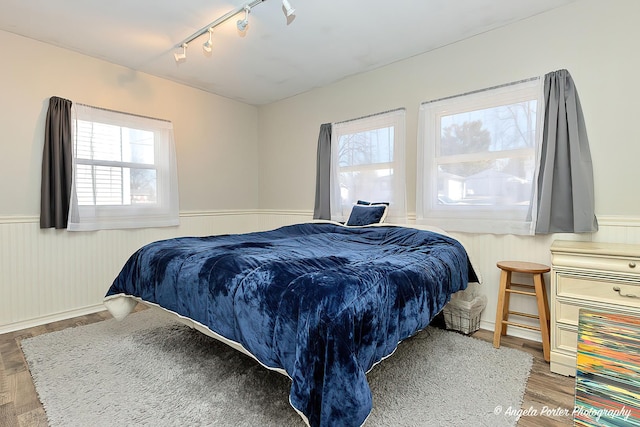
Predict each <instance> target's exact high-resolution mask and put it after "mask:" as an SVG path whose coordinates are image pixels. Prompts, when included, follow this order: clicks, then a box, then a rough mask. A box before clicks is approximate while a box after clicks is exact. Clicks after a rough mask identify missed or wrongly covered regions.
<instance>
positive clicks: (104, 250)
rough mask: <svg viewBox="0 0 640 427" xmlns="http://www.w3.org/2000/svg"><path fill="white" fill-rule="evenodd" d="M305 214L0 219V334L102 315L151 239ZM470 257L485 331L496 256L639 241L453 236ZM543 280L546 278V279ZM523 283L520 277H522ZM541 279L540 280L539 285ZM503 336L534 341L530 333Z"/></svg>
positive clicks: (614, 231) (621, 222)
mask: <svg viewBox="0 0 640 427" xmlns="http://www.w3.org/2000/svg"><path fill="white" fill-rule="evenodd" d="M311 218H312V212H310V211H265V210H262V211H260V210H243V211H213V212H185V213H182V214H181V225H180V226H179V227H168V228H150V229H136V230H105V231H98V232H67V231H64V230H53V229H49V230H41V229H40V228H39V223H38V218H36V217H26V218H25V217H4V218H0V333H3V332H8V331H11V330H16V329H22V328H25V327H30V326H35V325H37V324H42V323H47V322H50V321H53V320H59V319H63V318H68V317H73V316H76V315H80V314H86V313H89V312H92V311H97V310H102V309H103V306H102V297H103V296H104V293H105V292H106V290H107V289H108V287H109V285H110V284H111V282H112V281H113V279H114V277H115V276H116V275H117V273H118V272H119V271H120V268H121V267H122V265H123V264H124V262H125V261H126V260H127V258H128V257H129V255H130V254H131V253H133V252H134V251H135V250H136V249H138V248H139V247H140V246H142V245H144V244H146V243H149V242H151V241H154V240H159V239H165V238H171V237H177V236H185V235H193V236H202V235H212V234H224V233H243V232H249V231H257V230H268V229H273V228H276V227H279V226H282V225H288V224H294V223H300V222H305V221H309V220H311ZM455 236H456V237H457V238H458V239H460V240H461V241H462V242H463V243H464V244H465V246H466V247H467V249H468V250H469V252H470V253H471V255H472V257H473V259H474V262H475V264H476V265H477V267H478V268H479V269H480V271H481V274H482V276H483V284H482V286H481V287H480V292H481V293H483V294H485V295H487V297H488V300H489V302H488V304H487V308H486V309H485V310H484V312H483V314H482V322H481V326H482V327H483V328H485V329H489V330H493V326H494V321H495V309H496V302H497V292H498V280H499V271H498V269H497V268H496V262H497V261H499V260H503V259H513V260H526V261H533V262H541V263H545V264H550V260H551V255H550V252H549V248H550V246H551V243H552V242H553V240H555V239H563V240H593V241H602V242H613V243H640V220H638V219H634V218H617V217H608V218H600V231H598V232H597V233H593V234H588V235H574V234H556V235H549V236H535V237H530V236H513V235H492V234H486V235H475V234H455ZM547 279H548V277H547ZM523 280H524V279H523ZM547 282H548V280H547ZM512 308H513V309H515V310H517V311H531V312H535V311H536V306H535V301H533V299H532V298H526V297H522V298H516V297H514V298H512ZM509 334H510V335H517V336H522V337H525V338H530V339H539V337H536V332H531V331H527V330H518V329H517V328H510V329H509Z"/></svg>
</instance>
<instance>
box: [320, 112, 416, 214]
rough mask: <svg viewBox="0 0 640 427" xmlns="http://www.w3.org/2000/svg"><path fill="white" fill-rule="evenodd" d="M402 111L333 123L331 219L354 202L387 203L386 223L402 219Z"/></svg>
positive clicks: (403, 206) (345, 211)
mask: <svg viewBox="0 0 640 427" xmlns="http://www.w3.org/2000/svg"><path fill="white" fill-rule="evenodd" d="M404 135H405V110H404V109H401V110H394V111H391V112H387V113H381V114H377V115H373V116H369V117H365V118H362V119H356V120H350V121H347V122H343V123H336V124H334V125H333V129H332V137H331V190H332V191H331V218H332V219H333V220H335V221H345V220H346V219H347V218H349V214H350V213H351V208H352V206H353V204H354V203H356V202H357V201H358V200H367V201H370V202H389V212H388V215H387V218H388V220H387V221H388V222H402V223H404V222H405V220H406V207H405V172H404V169H405V167H404V145H405V142H404V139H405V136H404Z"/></svg>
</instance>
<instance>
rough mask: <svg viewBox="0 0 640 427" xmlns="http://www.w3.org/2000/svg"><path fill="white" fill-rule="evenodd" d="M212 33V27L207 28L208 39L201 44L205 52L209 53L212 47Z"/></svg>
mask: <svg viewBox="0 0 640 427" xmlns="http://www.w3.org/2000/svg"><path fill="white" fill-rule="evenodd" d="M212 33H213V28H209V40H207V41H206V42H204V43H203V44H202V49H203V50H204V51H205V52H207V53H211V49H212V48H213V41H212V40H211V34H212Z"/></svg>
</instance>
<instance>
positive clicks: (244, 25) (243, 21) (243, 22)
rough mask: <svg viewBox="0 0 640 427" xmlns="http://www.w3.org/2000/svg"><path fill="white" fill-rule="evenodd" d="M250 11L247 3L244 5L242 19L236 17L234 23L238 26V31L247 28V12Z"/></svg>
mask: <svg viewBox="0 0 640 427" xmlns="http://www.w3.org/2000/svg"><path fill="white" fill-rule="evenodd" d="M250 12H251V8H250V7H249V6H248V5H247V6H245V7H244V19H238V22H236V25H237V26H238V31H244V30H246V29H247V25H249V13H250Z"/></svg>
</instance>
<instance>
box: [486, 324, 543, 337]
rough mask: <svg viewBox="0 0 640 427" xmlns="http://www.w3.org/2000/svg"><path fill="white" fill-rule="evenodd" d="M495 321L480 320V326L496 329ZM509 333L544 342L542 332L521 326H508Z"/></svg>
mask: <svg viewBox="0 0 640 427" xmlns="http://www.w3.org/2000/svg"><path fill="white" fill-rule="evenodd" d="M495 325H496V324H495V322H489V321H486V320H480V328H482V329H485V330H487V331H495V330H496V328H495ZM507 335H508V336H512V337H517V338H523V339H526V340H529V341H536V342H542V338H541V337H540V332H535V331H531V330H529V329H526V328H519V327H517V326H509V327H508V328H507Z"/></svg>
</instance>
